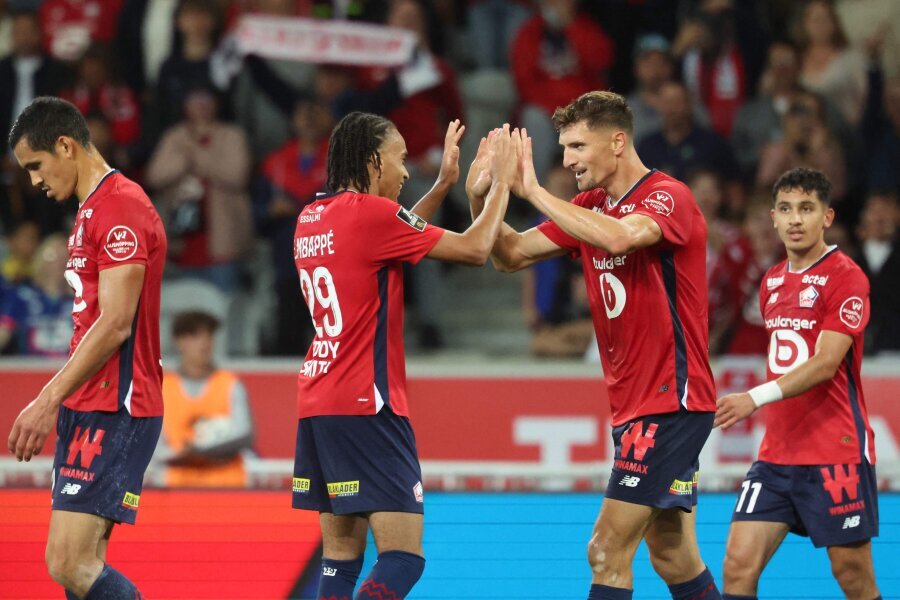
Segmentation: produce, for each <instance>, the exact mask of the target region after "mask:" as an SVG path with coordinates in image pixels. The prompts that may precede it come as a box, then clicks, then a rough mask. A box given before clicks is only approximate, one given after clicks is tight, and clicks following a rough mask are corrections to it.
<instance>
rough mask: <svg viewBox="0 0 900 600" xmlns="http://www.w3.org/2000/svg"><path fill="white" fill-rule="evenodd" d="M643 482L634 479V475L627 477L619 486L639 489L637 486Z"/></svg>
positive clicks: (638, 478)
mask: <svg viewBox="0 0 900 600" xmlns="http://www.w3.org/2000/svg"><path fill="white" fill-rule="evenodd" d="M640 482H641V478H640V477H634V476H633V475H626V476H625V477H623V478H622V480H621V481H620V482H619V485H624V486H627V487H637V485H638V484H639V483H640Z"/></svg>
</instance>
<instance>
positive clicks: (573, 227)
mask: <svg viewBox="0 0 900 600" xmlns="http://www.w3.org/2000/svg"><path fill="white" fill-rule="evenodd" d="M521 136H522V157H521V165H520V171H519V179H518V180H517V182H516V185H515V186H514V187H513V193H514V194H516V195H517V196H519V197H521V198H524V199H525V200H527V201H528V202H530V203H531V204H532V205H533V206H534V207H535V208H536V209H538V210H539V211H541V213H543V214H544V215H546V216H547V217H548V218H549V219H551V220H552V221H553V222H554V223H556V224H557V225H559V227H560V228H561V229H562V230H563V231H565V232H566V233H567V234H569V235H570V236H572V237H573V238H575V239H577V240H580V241H582V242H585V243H587V244H590V245H592V246H596V247H597V248H602V249H603V250H606V251H607V252H609V253H610V254H613V255H615V256H622V255H625V254H630V253H632V252H634V251H635V250H640V249H641V248H647V247H649V246H652V245H654V244H656V243H657V242H659V240H660V239H662V230H661V229H660V228H659V225H657V224H656V222H655V221H654V220H653V219H651V218H650V217H647V216H645V215H634V214H632V215H628V216H626V217H624V218H622V219H615V218H613V217H609V216H606V215H603V214H600V213H597V212H594V211H592V210H588V209H586V208H582V207H581V206H577V205H575V204H572V203H571V202H567V201H565V200H563V199H562V198H557V197H556V196H554V195H553V194H551V193H549V192H548V191H547V190H545V189H544V188H543V187H542V186H541V185H540V184H539V183H538V180H537V175H536V174H535V171H534V159H533V154H532V144H531V138H530V137H528V135H527V132H526V131H525V130H524V129H523V130H522V132H521Z"/></svg>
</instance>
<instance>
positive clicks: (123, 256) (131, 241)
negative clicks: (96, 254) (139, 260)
mask: <svg viewBox="0 0 900 600" xmlns="http://www.w3.org/2000/svg"><path fill="white" fill-rule="evenodd" d="M137 249H138V239H137V236H136V235H135V234H134V232H133V231H132V230H131V229H129V228H128V227H125V226H124V225H116V226H115V227H113V228H112V229H110V230H109V233H108V234H107V235H106V245H104V246H103V250H104V251H105V252H106V254H107V256H109V257H110V258H111V259H113V260H128V259H129V258H131V257H132V256H134V255H135V254H136V253H137Z"/></svg>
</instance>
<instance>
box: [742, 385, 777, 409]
mask: <svg viewBox="0 0 900 600" xmlns="http://www.w3.org/2000/svg"><path fill="white" fill-rule="evenodd" d="M747 393H748V394H750V398H751V399H752V400H753V404H755V405H756V407H757V408H759V407H760V406H763V405H764V404H769V403H771V402H778V401H779V400H781V399H782V398H784V395H783V394H782V392H781V388H780V387H778V384H777V383H776V382H775V381H767V382H766V383H764V384H762V385H758V386H756V387H755V388H753V389H752V390H750V391H749V392H747Z"/></svg>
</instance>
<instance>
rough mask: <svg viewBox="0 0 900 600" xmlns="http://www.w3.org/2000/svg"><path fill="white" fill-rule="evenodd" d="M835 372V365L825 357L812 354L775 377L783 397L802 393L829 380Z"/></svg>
mask: <svg viewBox="0 0 900 600" xmlns="http://www.w3.org/2000/svg"><path fill="white" fill-rule="evenodd" d="M836 372H837V366H835V365H834V364H833V363H832V362H831V361H830V360H827V359H826V358H825V357H822V356H817V355H813V357H812V358H810V359H809V360H808V361H806V362H805V363H803V364H802V365H800V366H799V367H797V368H796V369H794V370H792V371H789V372H787V373H785V374H784V375H782V376H781V377H779V378H778V379H776V380H775V381H776V383H777V384H778V387H779V388H781V393H782V396H783V397H784V398H792V397H794V396H799V395H800V394H804V393H806V392H808V391H809V390H811V389H813V388H814V387H816V386H817V385H820V384H822V383H825V382H826V381H830V380H831V379H833V378H834V374H835V373H836Z"/></svg>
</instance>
